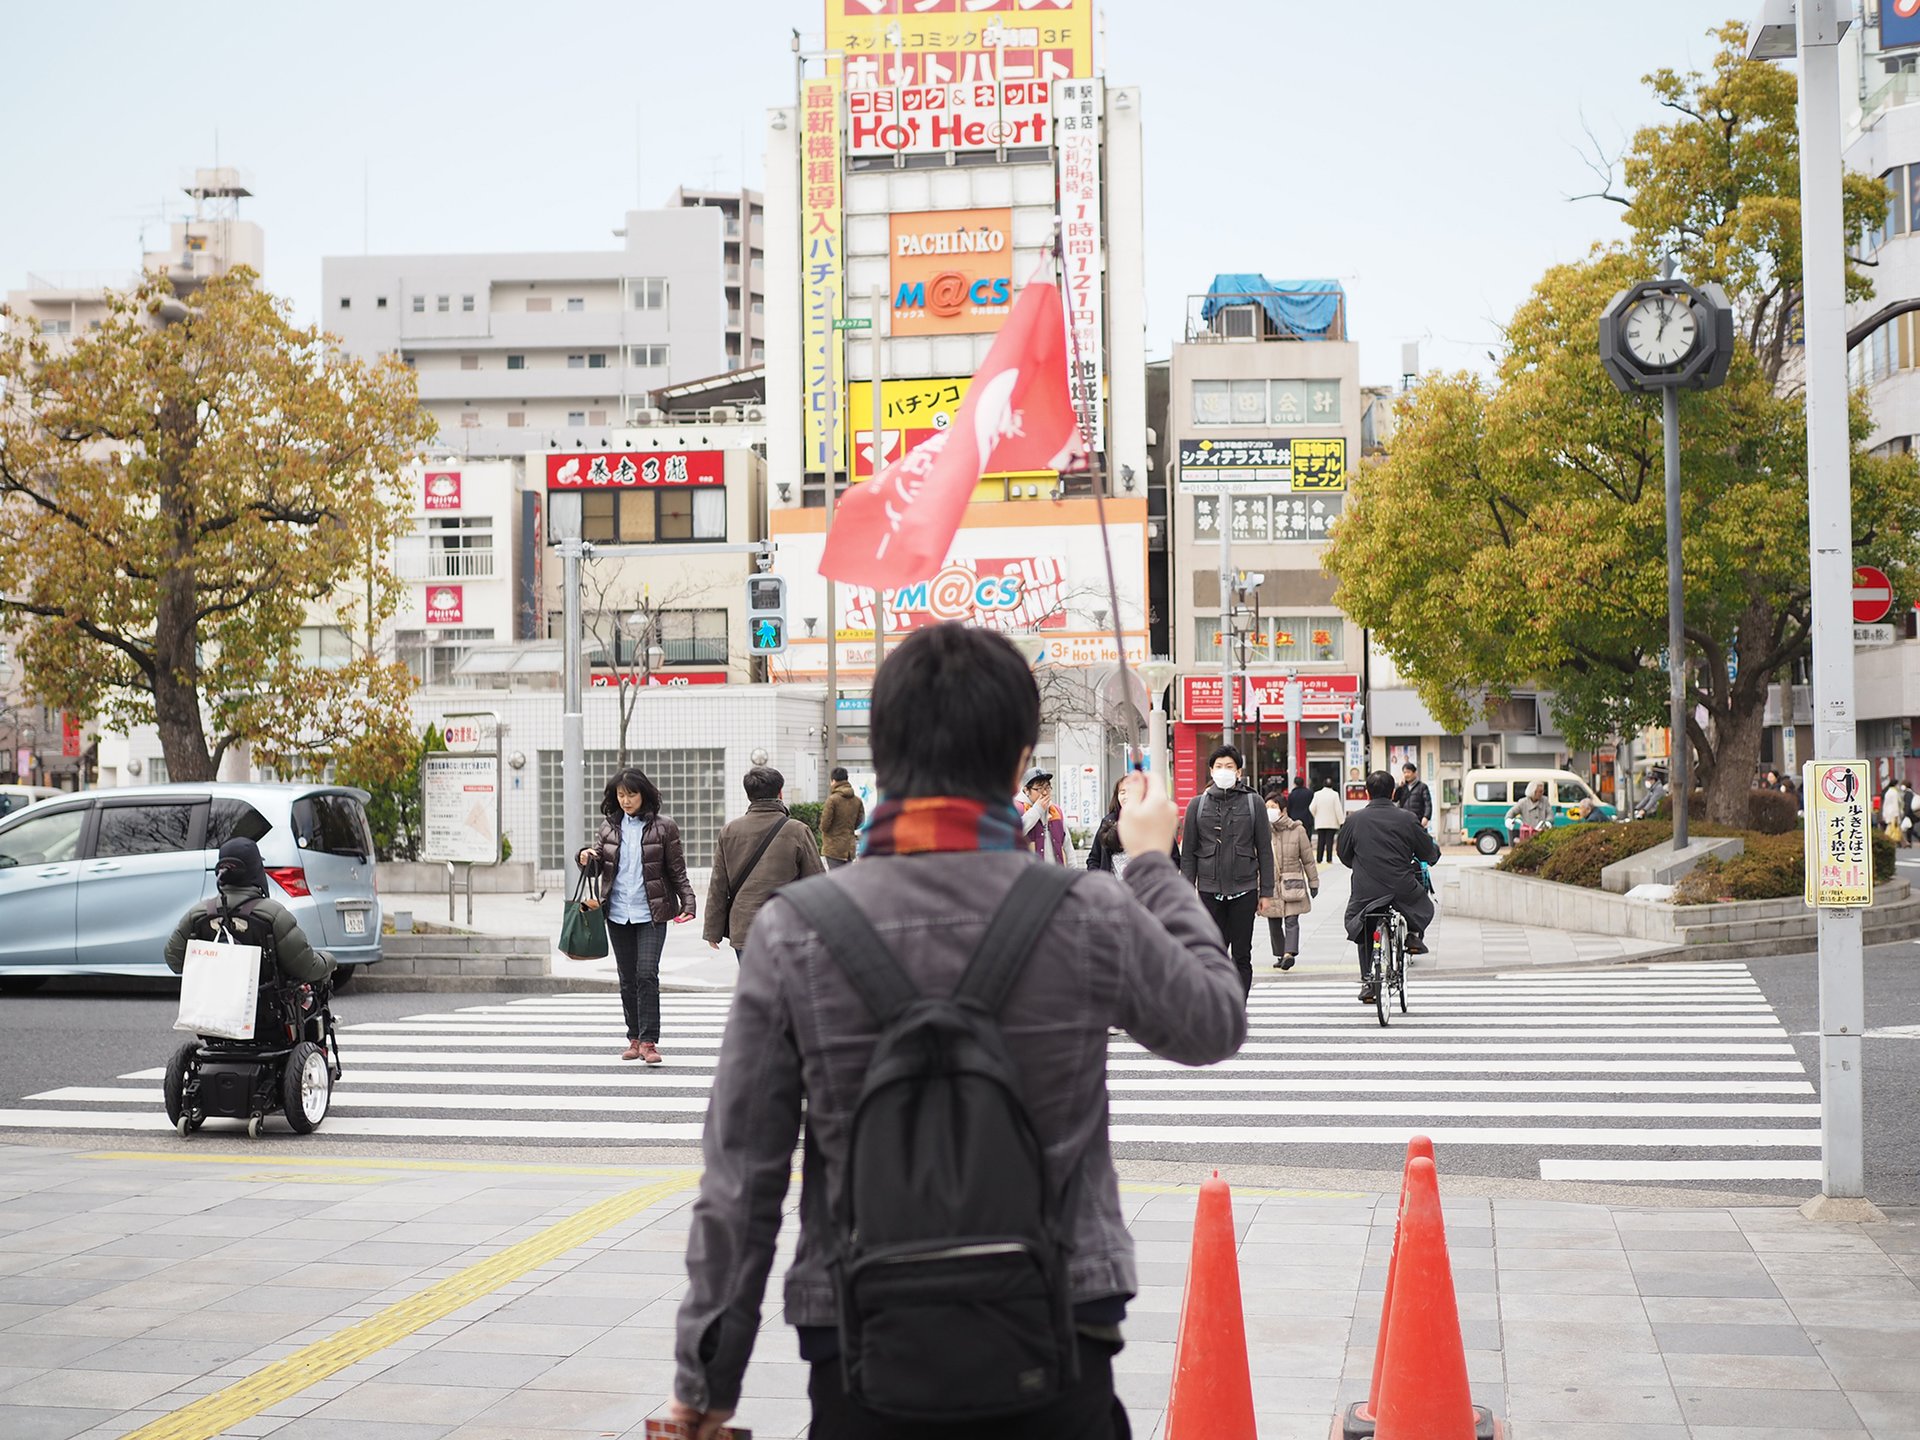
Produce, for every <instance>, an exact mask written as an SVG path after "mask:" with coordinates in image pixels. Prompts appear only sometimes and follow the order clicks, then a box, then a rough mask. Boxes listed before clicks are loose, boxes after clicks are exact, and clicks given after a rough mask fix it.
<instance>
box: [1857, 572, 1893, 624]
mask: <svg viewBox="0 0 1920 1440" xmlns="http://www.w3.org/2000/svg"><path fill="white" fill-rule="evenodd" d="M1892 609H1893V582H1892V581H1891V580H1889V579H1888V578H1887V572H1886V571H1884V570H1882V569H1880V568H1879V567H1878V566H1876V565H1856V566H1854V567H1853V623H1854V624H1856V625H1877V624H1879V623H1880V622H1881V621H1882V620H1884V619H1886V618H1887V612H1888V611H1890V610H1892Z"/></svg>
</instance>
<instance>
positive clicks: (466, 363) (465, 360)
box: [460, 355, 480, 370]
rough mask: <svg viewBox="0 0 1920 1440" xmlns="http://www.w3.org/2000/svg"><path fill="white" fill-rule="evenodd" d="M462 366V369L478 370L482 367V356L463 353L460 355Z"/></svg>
mask: <svg viewBox="0 0 1920 1440" xmlns="http://www.w3.org/2000/svg"><path fill="white" fill-rule="evenodd" d="M460 368H461V369H462V370H478V369H479V368H480V357H479V356H478V355H462V356H461V357H460Z"/></svg>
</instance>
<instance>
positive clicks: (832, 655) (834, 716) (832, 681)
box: [827, 335, 840, 775]
mask: <svg viewBox="0 0 1920 1440" xmlns="http://www.w3.org/2000/svg"><path fill="white" fill-rule="evenodd" d="M834 342H835V343H836V344H838V343H839V336H837V335H836V336H835V337H834ZM839 415H840V392H839V391H838V390H835V391H834V393H833V403H832V404H831V405H829V406H827V534H828V535H832V534H833V492H834V489H835V487H836V484H837V482H838V476H837V475H836V474H835V459H836V457H837V455H838V454H839V452H838V451H837V450H836V449H835V448H834V446H835V443H836V438H837V437H836V436H835V434H834V428H835V424H834V422H835V421H836V420H838V419H839ZM838 598H839V594H838V589H837V587H836V586H835V585H834V582H833V580H832V579H831V578H829V579H828V581H827V773H828V774H829V775H831V774H832V773H833V768H834V766H836V765H838V764H839V763H840V639H839V636H838V634H837V633H836V627H837V625H838V621H837V620H836V619H835V617H834V604H835V601H836V600H838Z"/></svg>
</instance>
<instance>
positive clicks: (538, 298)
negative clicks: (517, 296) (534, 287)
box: [527, 295, 553, 315]
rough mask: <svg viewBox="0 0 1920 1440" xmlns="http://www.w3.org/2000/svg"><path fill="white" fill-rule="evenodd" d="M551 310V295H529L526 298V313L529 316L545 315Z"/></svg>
mask: <svg viewBox="0 0 1920 1440" xmlns="http://www.w3.org/2000/svg"><path fill="white" fill-rule="evenodd" d="M552 309H553V297H552V296H551V295H529V296H528V297H527V313H528V314H529V315H545V314H547V313H548V312H550V311H551V310H552Z"/></svg>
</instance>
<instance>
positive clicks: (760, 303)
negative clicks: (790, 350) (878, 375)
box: [753, 300, 885, 388]
mask: <svg viewBox="0 0 1920 1440" xmlns="http://www.w3.org/2000/svg"><path fill="white" fill-rule="evenodd" d="M753 313H754V314H756V315H764V314H766V313H767V302H766V301H764V300H756V301H754V302H753ZM882 388H885V387H882Z"/></svg>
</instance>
